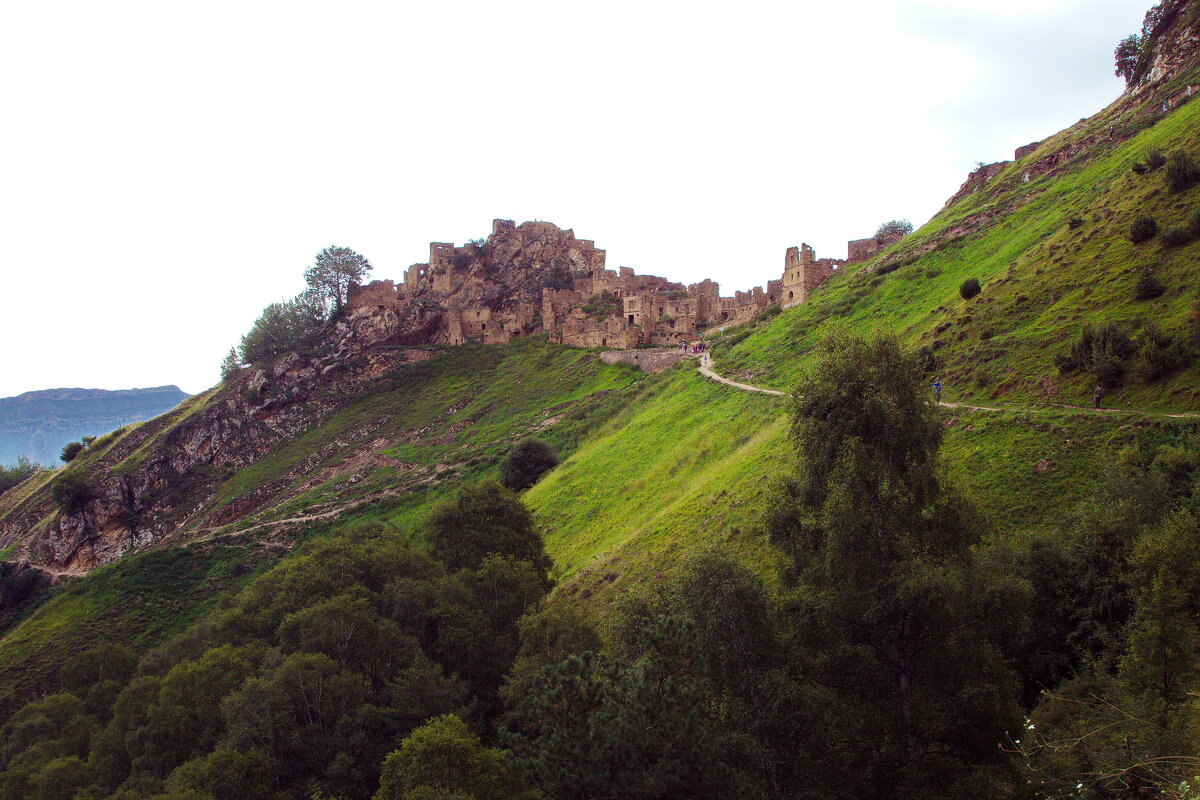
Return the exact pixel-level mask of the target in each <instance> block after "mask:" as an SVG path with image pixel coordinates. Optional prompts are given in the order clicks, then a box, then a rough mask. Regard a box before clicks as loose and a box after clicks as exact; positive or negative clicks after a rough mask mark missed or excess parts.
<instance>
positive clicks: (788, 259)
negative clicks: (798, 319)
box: [780, 244, 846, 308]
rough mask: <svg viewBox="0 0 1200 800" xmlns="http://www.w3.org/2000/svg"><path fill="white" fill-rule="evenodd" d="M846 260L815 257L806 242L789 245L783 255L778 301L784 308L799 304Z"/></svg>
mask: <svg viewBox="0 0 1200 800" xmlns="http://www.w3.org/2000/svg"><path fill="white" fill-rule="evenodd" d="M845 263H846V262H845V260H843V259H840V258H817V257H816V254H815V253H814V252H813V249H812V248H811V247H809V246H808V245H807V244H801V245H800V247H798V248H797V247H789V248H788V249H787V252H786V253H785V254H784V257H783V284H782V286H781V287H780V303H781V304H782V305H783V307H784V308H791V307H792V306H796V305H799V304H800V303H803V302H804V301H805V300H807V299H808V296H809V295H810V294H812V292H813V291H814V290H815V289H816V288H817V287H818V286H820V285H821V284H822V283H824V282H825V281H827V280H828V279H829V276H830V275H832V274H833V271H834V270H836V269H838V268H840V267H841V266H842V265H844V264H845Z"/></svg>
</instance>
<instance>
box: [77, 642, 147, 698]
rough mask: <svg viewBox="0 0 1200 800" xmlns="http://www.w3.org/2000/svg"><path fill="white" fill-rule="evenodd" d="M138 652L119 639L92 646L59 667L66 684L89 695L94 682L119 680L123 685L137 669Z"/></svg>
mask: <svg viewBox="0 0 1200 800" xmlns="http://www.w3.org/2000/svg"><path fill="white" fill-rule="evenodd" d="M137 663H138V657H137V653H135V652H133V651H132V650H130V649H129V648H128V647H126V646H125V645H122V644H117V643H115V642H105V643H104V644H98V645H96V646H95V647H90V648H88V649H87V650H84V651H83V652H82V653H79V654H78V655H75V656H72V657H71V658H68V659H67V660H66V661H64V662H63V665H62V667H60V668H59V671H58V674H59V681H60V682H61V683H62V687H63V688H64V689H66V690H67V691H68V692H71V693H73V694H75V695H77V696H79V697H86V696H87V692H88V690H89V689H91V688H92V687H93V686H95V685H96V684H98V683H101V682H103V681H117V682H118V683H120V684H121V685H122V686H123V685H124V684H125V683H127V682H128V681H129V679H130V678H132V677H133V674H134V672H135V671H136V670H137Z"/></svg>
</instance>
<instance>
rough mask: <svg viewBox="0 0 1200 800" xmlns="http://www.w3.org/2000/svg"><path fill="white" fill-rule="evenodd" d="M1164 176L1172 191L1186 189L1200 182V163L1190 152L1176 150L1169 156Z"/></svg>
mask: <svg viewBox="0 0 1200 800" xmlns="http://www.w3.org/2000/svg"><path fill="white" fill-rule="evenodd" d="M1163 176H1164V178H1165V180H1166V183H1167V188H1168V189H1170V190H1171V191H1172V192H1182V191H1186V190H1187V189H1190V188H1192V187H1193V186H1195V185H1196V184H1197V183H1200V164H1197V163H1196V159H1194V158H1192V156H1191V155H1190V154H1189V153H1187V152H1185V151H1183V150H1176V151H1175V152H1173V153H1171V155H1170V156H1168V157H1167V169H1166V171H1165V172H1164V173H1163Z"/></svg>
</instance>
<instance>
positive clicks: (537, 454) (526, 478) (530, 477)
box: [500, 438, 558, 492]
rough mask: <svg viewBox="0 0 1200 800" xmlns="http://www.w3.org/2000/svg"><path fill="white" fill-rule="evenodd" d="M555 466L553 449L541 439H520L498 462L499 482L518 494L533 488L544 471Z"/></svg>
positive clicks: (556, 463) (555, 459)
mask: <svg viewBox="0 0 1200 800" xmlns="http://www.w3.org/2000/svg"><path fill="white" fill-rule="evenodd" d="M557 465H558V456H557V455H556V454H555V452H554V448H553V447H551V446H550V445H548V444H546V443H545V442H543V441H542V440H541V439H532V438H530V439H522V440H521V441H520V442H517V444H516V446H515V447H513V449H512V450H509V451H508V455H506V456H505V457H504V460H503V461H501V462H500V482H501V483H502V484H504V485H505V486H507V487H508V488H509V489H512V490H513V491H514V492H519V491H521V490H523V489H528V488H529V487H530V486H533V485H534V484H535V483H537V482H538V479H539V478H541V477H542V474H543V473H544V472H546V470H548V469H552V468H553V467H555V466H557Z"/></svg>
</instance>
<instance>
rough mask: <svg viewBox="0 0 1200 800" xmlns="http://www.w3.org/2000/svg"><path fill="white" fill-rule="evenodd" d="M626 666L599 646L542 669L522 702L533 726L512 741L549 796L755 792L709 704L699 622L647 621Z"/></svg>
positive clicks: (524, 714) (514, 735)
mask: <svg viewBox="0 0 1200 800" xmlns="http://www.w3.org/2000/svg"><path fill="white" fill-rule="evenodd" d="M638 638H639V641H638V642H637V645H636V649H637V650H639V651H640V652H641V653H642V655H641V656H640V657H638V658H637V659H636V660H635V661H634V662H632V663H630V664H628V665H624V664H622V663H621V662H619V661H618V660H617V659H615V658H614V657H613V656H611V655H610V654H608V653H606V652H604V651H601V652H599V653H596V652H591V651H589V652H585V653H583V654H581V655H577V656H576V655H572V656H568V657H567V658H566V659H565V660H563V661H561V662H559V663H558V664H554V665H551V666H547V667H545V668H543V669H542V670H541V672H540V673H539V674H538V676H537V678H536V680H535V681H534V685H533V687H532V689H531V691H530V693H529V694H528V695H527V696H526V697H525V698H524V699H523V700H522V702H521V704H520V706H519V707H518V709H517V711H518V715H519V717H520V718H521V719H524V720H529V721H531V722H532V727H531V729H529V730H527V731H521V732H513V733H510V734H509V735H508V737H507V742H508V744H509V746H510V747H511V748H512V750H513V751H514V753H515V754H516V757H517V763H518V764H519V765H520V767H521V768H522V770H523V771H524V772H525V773H526V774H528V775H530V776H532V777H533V779H534V781H535V782H536V783H537V785H538V787H539V788H540V789H541V790H542V791H543V792H545V793H546V794H547V795H548V796H551V797H590V798H646V799H647V800H650V799H651V798H662V800H666V799H667V798H673V797H691V798H723V797H755V796H757V791H756V790H755V788H754V787H753V785H752V784H750V782H749V781H748V780H747V778H746V776H745V775H744V774H743V773H742V771H741V769H740V764H741V762H742V760H743V759H742V758H741V756H742V755H743V754H742V753H741V752H740V751H739V749H738V747H737V746H736V744H737V742H736V739H735V738H734V737H732V736H730V735H729V732H728V731H727V730H724V729H722V728H721V727H720V726H719V725H718V724H717V722H716V720H715V719H714V718H713V717H712V715H711V714H710V713H709V710H708V706H707V704H706V703H705V702H704V698H705V693H704V690H703V686H702V678H701V677H700V676H698V675H697V674H696V672H695V670H694V665H695V664H696V661H697V647H696V638H695V629H694V627H693V626H692V625H691V624H690V622H689V621H688V620H686V619H681V618H678V617H672V616H669V615H667V616H660V617H656V618H654V619H648V620H645V621H644V622H643V624H642V625H640V627H639V631H638Z"/></svg>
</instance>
